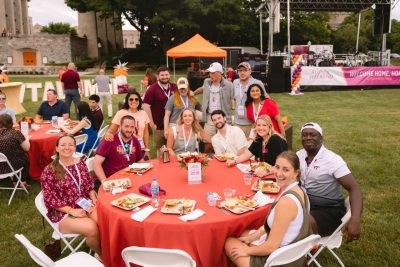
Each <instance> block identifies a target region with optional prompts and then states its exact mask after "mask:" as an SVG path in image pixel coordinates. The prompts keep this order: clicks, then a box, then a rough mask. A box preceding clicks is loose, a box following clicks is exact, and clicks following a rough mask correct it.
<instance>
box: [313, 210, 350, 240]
mask: <svg viewBox="0 0 400 267" xmlns="http://www.w3.org/2000/svg"><path fill="white" fill-rule="evenodd" d="M345 213H346V207H344V206H343V207H321V206H313V207H311V210H310V214H311V216H313V218H314V220H315V222H316V223H317V226H318V234H319V235H320V236H322V237H324V236H329V235H331V234H332V233H333V232H334V231H335V230H336V228H338V227H339V225H340V224H341V223H342V217H343V216H344V215H345Z"/></svg>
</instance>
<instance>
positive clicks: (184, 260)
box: [121, 246, 196, 267]
mask: <svg viewBox="0 0 400 267" xmlns="http://www.w3.org/2000/svg"><path fill="white" fill-rule="evenodd" d="M121 254H122V258H123V259H124V262H125V265H126V266H127V267H129V266H130V263H134V264H138V265H141V266H144V267H156V266H157V267H161V266H163V267H195V266H196V262H195V261H194V260H193V259H192V257H190V255H189V254H187V253H186V252H184V251H182V250H179V249H161V248H143V247H135V246H132V247H127V248H125V249H124V250H123V251H122V253H121Z"/></svg>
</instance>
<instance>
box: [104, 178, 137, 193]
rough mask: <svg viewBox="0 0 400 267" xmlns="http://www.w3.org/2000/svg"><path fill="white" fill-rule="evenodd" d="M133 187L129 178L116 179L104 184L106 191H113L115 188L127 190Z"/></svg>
mask: <svg viewBox="0 0 400 267" xmlns="http://www.w3.org/2000/svg"><path fill="white" fill-rule="evenodd" d="M131 186H132V183H131V179H129V178H121V179H115V180H110V181H105V182H104V183H103V189H104V191H111V190H112V189H113V188H116V187H121V188H124V189H126V188H129V187H131Z"/></svg>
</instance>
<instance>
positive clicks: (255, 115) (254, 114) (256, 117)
mask: <svg viewBox="0 0 400 267" xmlns="http://www.w3.org/2000/svg"><path fill="white" fill-rule="evenodd" d="M252 104H253V116H254V122H256V121H257V119H258V115H259V114H260V110H261V107H262V102H260V104H259V105H258V110H257V113H256V107H255V106H254V102H253V103H252Z"/></svg>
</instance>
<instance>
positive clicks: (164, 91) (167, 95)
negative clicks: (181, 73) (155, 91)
mask: <svg viewBox="0 0 400 267" xmlns="http://www.w3.org/2000/svg"><path fill="white" fill-rule="evenodd" d="M158 86H160V88H161V91H163V93H164V95H165V96H166V97H167V98H169V96H170V95H171V90H169V84H168V88H167V90H165V89H164V87H162V85H161V83H160V82H158ZM166 91H167V92H168V94H167V93H166Z"/></svg>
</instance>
